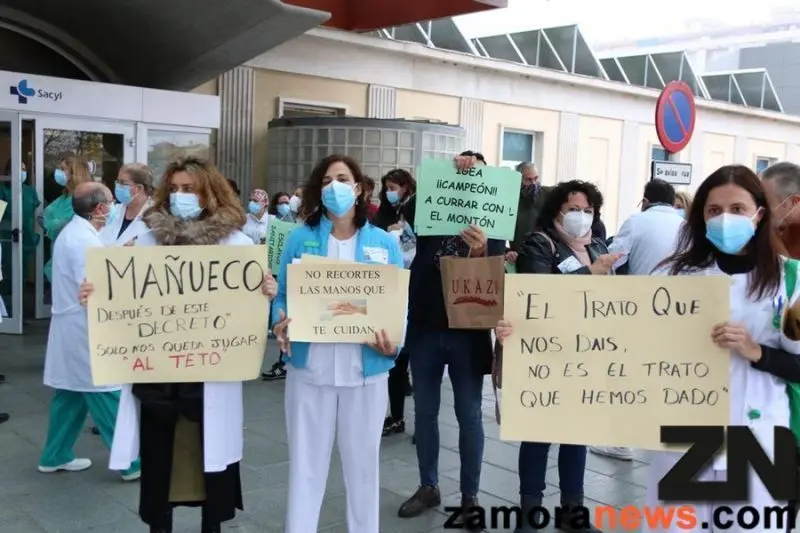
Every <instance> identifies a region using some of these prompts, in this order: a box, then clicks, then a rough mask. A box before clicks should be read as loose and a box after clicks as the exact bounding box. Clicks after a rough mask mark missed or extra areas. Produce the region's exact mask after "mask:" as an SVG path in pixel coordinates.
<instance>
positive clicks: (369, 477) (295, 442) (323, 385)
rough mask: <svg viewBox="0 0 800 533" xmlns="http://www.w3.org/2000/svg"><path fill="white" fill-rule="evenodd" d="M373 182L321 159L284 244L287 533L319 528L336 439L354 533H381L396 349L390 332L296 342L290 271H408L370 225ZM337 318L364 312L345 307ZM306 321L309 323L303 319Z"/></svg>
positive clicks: (277, 313) (281, 335)
mask: <svg viewBox="0 0 800 533" xmlns="http://www.w3.org/2000/svg"><path fill="white" fill-rule="evenodd" d="M364 183H365V178H364V175H363V174H362V173H361V169H360V168H359V166H358V164H357V163H356V162H355V161H354V160H353V159H351V158H349V157H346V156H338V155H331V156H328V157H326V158H325V159H323V160H322V161H320V162H319V163H318V164H317V166H316V167H315V168H314V170H313V171H312V173H311V177H310V178H309V181H308V184H307V185H306V187H305V188H304V189H303V191H304V194H303V204H302V207H301V209H300V218H301V219H302V220H304V224H303V225H302V226H300V227H299V228H297V229H296V230H294V231H293V232H292V233H291V234H290V235H289V238H288V240H287V242H286V245H285V248H284V251H283V256H282V257H281V266H280V272H279V274H278V280H279V287H278V296H277V298H276V299H275V303H274V309H273V313H272V315H273V317H275V318H276V319H277V321H276V322H275V324H274V329H273V331H274V333H275V336H276V338H277V339H278V342H279V344H280V347H281V351H282V352H286V353H287V354H288V355H289V359H288V362H289V369H288V375H287V378H286V399H285V406H286V407H285V408H286V428H287V433H288V437H289V455H290V461H289V501H288V509H287V512H286V533H309V532H311V531H316V530H317V528H318V523H319V514H320V508H321V507H322V499H323V497H324V495H325V484H326V480H327V477H328V470H329V467H330V457H331V450H332V447H333V441H334V438H336V440H337V442H338V446H339V455H340V456H341V458H342V467H343V469H344V478H345V485H346V486H347V523H348V531H349V532H350V533H378V531H379V494H380V476H379V459H380V442H381V431H382V429H383V420H384V415H385V414H386V407H387V402H388V398H387V396H388V394H387V377H388V373H389V370H390V369H391V368H392V367H393V366H394V359H395V357H396V356H397V351H398V347H397V346H395V345H393V344H392V343H391V342H390V340H389V338H388V335H387V334H386V332H385V331H381V332H380V333H379V334H376V335H375V342H374V343H372V344H369V345H359V344H345V343H324V344H323V343H305V342H293V343H291V344H290V343H289V337H288V333H287V327H288V325H289V322H290V318H288V317H287V316H286V294H287V287H286V283H287V270H288V268H287V267H288V265H289V264H291V263H293V262H295V261H296V260H299V259H300V257H302V256H303V255H304V254H311V255H317V256H324V257H327V258H329V259H334V260H338V261H350V262H358V263H372V264H386V265H394V266H396V267H398V268H403V257H402V254H401V252H400V246H399V244H398V242H397V239H395V238H394V237H392V236H391V235H389V234H388V233H386V232H385V231H383V230H382V229H379V228H376V227H375V226H373V225H371V224H370V223H369V222H368V221H367V210H368V207H369V205H368V200H367V198H366V197H365V195H364ZM336 311H337V312H348V313H350V312H359V310H358V307H357V306H355V305H354V306H349V307H347V308H345V307H342V306H339V307H337V309H336ZM296 318H300V319H303V317H296Z"/></svg>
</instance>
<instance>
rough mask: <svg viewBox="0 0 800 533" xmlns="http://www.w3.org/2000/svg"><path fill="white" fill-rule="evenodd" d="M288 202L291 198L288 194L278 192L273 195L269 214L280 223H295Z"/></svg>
mask: <svg viewBox="0 0 800 533" xmlns="http://www.w3.org/2000/svg"><path fill="white" fill-rule="evenodd" d="M290 202H291V198H290V197H289V194H288V193H285V192H279V193H277V194H274V195H273V196H272V202H270V205H269V212H270V214H271V215H272V216H274V217H275V218H277V219H278V220H280V221H281V222H295V220H296V218H297V217H296V216H295V213H293V212H292V207H291V205H290Z"/></svg>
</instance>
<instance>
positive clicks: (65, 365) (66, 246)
mask: <svg viewBox="0 0 800 533" xmlns="http://www.w3.org/2000/svg"><path fill="white" fill-rule="evenodd" d="M102 247H103V241H101V240H100V235H99V234H98V232H97V230H96V229H95V227H94V226H92V224H91V223H90V222H89V221H88V220H86V219H84V218H81V217H79V216H73V217H72V220H70V221H69V223H67V225H66V226H64V229H63V230H61V233H59V234H58V238H56V243H55V246H54V247H53V285H52V291H53V305H52V308H51V314H52V318H51V319H50V333H49V335H48V337H47V351H46V355H45V360H44V384H45V385H47V386H48V387H53V388H54V389H62V390H69V391H76V392H108V391H115V390H119V388H120V387H119V386H118V385H116V386H104V387H95V386H94V384H93V383H92V367H91V361H90V358H89V350H90V346H89V326H88V315H87V311H86V308H84V307H83V306H81V304H80V302H79V301H78V291H79V288H80V284H81V282H83V280H84V279H85V277H86V276H85V270H86V251H87V250H88V249H89V248H102Z"/></svg>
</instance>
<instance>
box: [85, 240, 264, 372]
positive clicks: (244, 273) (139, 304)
mask: <svg viewBox="0 0 800 533" xmlns="http://www.w3.org/2000/svg"><path fill="white" fill-rule="evenodd" d="M266 263H267V257H266V254H264V247H263V246H179V247H178V246H152V247H151V246H143V247H136V246H133V247H118V248H94V249H90V250H89V251H88V252H87V255H86V279H87V280H88V281H90V282H91V283H92V284H94V287H95V292H94V294H93V295H92V297H91V298H90V299H89V309H88V313H89V315H88V316H89V343H90V354H91V366H92V380H93V381H94V383H95V385H111V384H120V383H176V382H177V383H180V382H203V381H244V380H249V379H255V378H256V377H258V375H259V372H260V371H261V363H262V360H263V357H264V351H265V350H266V345H267V328H268V326H267V318H268V311H269V302H268V301H267V297H266V296H264V295H263V294H262V292H261V282H262V280H263V278H264V273H265V272H266V270H267V264H266Z"/></svg>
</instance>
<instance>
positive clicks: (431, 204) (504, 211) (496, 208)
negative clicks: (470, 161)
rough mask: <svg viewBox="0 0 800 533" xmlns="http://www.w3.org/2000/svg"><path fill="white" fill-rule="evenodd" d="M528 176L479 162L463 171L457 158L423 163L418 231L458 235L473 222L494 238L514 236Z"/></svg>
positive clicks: (419, 195)
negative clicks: (457, 166)
mask: <svg viewBox="0 0 800 533" xmlns="http://www.w3.org/2000/svg"><path fill="white" fill-rule="evenodd" d="M521 183H522V175H521V174H520V173H519V172H516V171H514V170H511V169H508V168H497V167H487V166H476V167H473V168H471V169H470V170H468V171H465V172H459V171H458V170H456V167H455V166H454V165H453V162H452V161H443V160H442V161H423V163H422V166H421V167H420V169H419V171H418V172H417V209H416V219H415V221H414V232H415V233H416V234H417V235H418V236H420V237H425V236H450V235H458V234H459V233H460V232H461V231H462V230H463V229H464V228H466V227H467V226H469V225H470V224H475V225H477V226H480V227H481V228H482V229H483V231H484V232H485V233H486V236H487V237H488V238H490V239H500V240H503V241H510V240H513V239H514V230H515V226H516V223H517V206H518V204H519V189H520V185H521Z"/></svg>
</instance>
